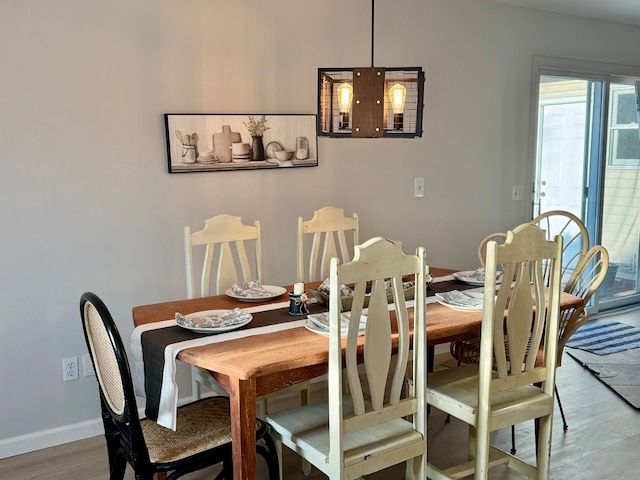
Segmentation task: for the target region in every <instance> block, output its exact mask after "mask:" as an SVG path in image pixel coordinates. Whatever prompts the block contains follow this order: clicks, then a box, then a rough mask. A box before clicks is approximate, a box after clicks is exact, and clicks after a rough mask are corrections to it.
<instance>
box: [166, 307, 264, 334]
mask: <svg viewBox="0 0 640 480" xmlns="http://www.w3.org/2000/svg"><path fill="white" fill-rule="evenodd" d="M235 310H237V313H235V314H233V312H234V310H204V311H202V312H194V313H189V314H188V315H184V318H185V319H187V320H190V321H192V322H193V324H192V325H190V324H188V323H182V322H180V321H178V325H180V326H181V327H182V328H186V329H187V330H191V331H193V332H198V333H222V332H229V331H231V330H235V329H236V328H240V327H243V326H244V325H246V324H247V323H249V322H250V321H251V320H252V319H253V316H252V315H251V314H250V313H247V312H243V311H242V310H240V309H239V308H238V309H235ZM223 316H228V317H229V319H228V321H229V322H232V323H231V324H224V323H223V324H222V325H220V326H202V324H201V323H205V322H204V320H203V321H202V322H199V321H198V319H204V318H206V317H214V318H216V317H217V318H220V317H223Z"/></svg>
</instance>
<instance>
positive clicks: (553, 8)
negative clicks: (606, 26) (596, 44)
mask: <svg viewBox="0 0 640 480" xmlns="http://www.w3.org/2000/svg"><path fill="white" fill-rule="evenodd" d="M493 1H494V2H496V3H505V4H509V5H515V6H518V7H526V8H534V9H537V10H544V11H547V12H554V13H564V14H567V15H576V16H579V17H587V18H596V19H599V20H609V21H612V22H620V23H629V24H632V25H640V1H639V0H493Z"/></svg>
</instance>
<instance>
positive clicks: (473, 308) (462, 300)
mask: <svg viewBox="0 0 640 480" xmlns="http://www.w3.org/2000/svg"><path fill="white" fill-rule="evenodd" d="M436 300H437V301H438V303H439V304H441V305H444V306H445V307H449V308H452V309H453V310H458V311H461V312H477V311H479V310H482V308H483V304H484V293H483V292H469V291H464V292H460V291H458V290H453V291H451V292H443V293H436Z"/></svg>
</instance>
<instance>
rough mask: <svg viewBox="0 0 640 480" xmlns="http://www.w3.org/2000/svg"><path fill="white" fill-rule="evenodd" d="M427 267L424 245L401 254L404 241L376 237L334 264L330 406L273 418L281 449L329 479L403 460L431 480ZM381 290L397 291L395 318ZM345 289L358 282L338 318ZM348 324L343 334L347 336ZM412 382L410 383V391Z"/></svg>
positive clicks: (411, 471)
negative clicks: (412, 285)
mask: <svg viewBox="0 0 640 480" xmlns="http://www.w3.org/2000/svg"><path fill="white" fill-rule="evenodd" d="M425 270H426V265H425V254H424V249H423V248H419V249H418V252H417V255H405V254H403V253H402V248H401V245H400V244H399V243H394V242H391V241H390V240H387V239H383V238H380V237H377V238H373V239H371V240H369V241H367V242H365V243H363V244H362V245H359V246H356V247H355V256H354V259H353V261H351V262H349V263H346V264H340V263H339V261H338V259H337V258H333V259H332V260H331V267H330V276H329V279H330V280H329V281H330V299H329V302H330V304H329V323H330V326H329V347H328V348H329V373H328V375H329V382H328V385H329V386H328V388H329V392H328V395H329V396H328V401H327V402H324V403H315V404H312V405H309V406H307V407H302V408H299V409H296V410H289V411H286V412H282V413H278V414H275V415H273V416H269V417H267V422H268V423H269V424H270V425H271V429H272V432H273V435H274V439H275V441H276V445H281V444H282V445H285V446H286V447H288V448H290V449H291V450H293V451H294V452H296V453H298V454H299V455H301V456H302V457H303V458H304V459H306V460H308V461H309V462H310V463H311V464H313V465H314V466H316V467H317V468H318V469H319V470H320V471H321V472H323V473H324V474H325V475H327V476H328V477H329V478H332V479H354V478H357V477H359V476H362V475H367V474H369V473H372V472H375V471H379V470H382V469H384V468H387V467H389V466H391V465H394V464H398V463H402V462H407V478H412V479H421V480H422V479H424V478H426V474H425V461H426V446H427V445H426V439H427V436H426V433H427V432H426V402H425V397H424V390H425V383H424V382H425V379H426V368H427V367H426V365H427V362H426V334H425V308H426V297H425V293H426V292H425V290H426V281H425ZM405 275H415V279H416V294H415V307H414V320H413V344H411V330H410V328H411V322H410V320H409V311H408V309H407V303H406V301H405V298H404V292H403V288H402V277H403V276H405ZM385 280H388V281H387V282H385ZM385 283H386V284H387V286H390V289H391V291H392V292H393V311H394V312H395V313H394V314H392V313H391V312H390V308H389V305H387V289H386V288H385ZM343 284H354V285H355V294H354V298H353V303H352V307H351V312H350V313H343V312H342V305H341V302H340V295H339V291H340V286H341V285H343ZM369 286H370V295H369V299H370V300H369V304H368V310H367V313H366V327H364V330H362V329H363V327H362V324H361V319H362V314H363V305H364V301H365V292H366V290H367V289H368V288H369ZM345 321H346V322H348V327H347V332H346V334H344V333H343V332H341V330H342V328H341V325H344V323H345ZM361 334H363V335H361ZM343 335H345V336H346V339H345V338H344V336H343ZM412 347H413V348H412ZM396 349H397V350H396ZM396 351H397V359H396V361H395V362H393V361H392V356H393V354H394V353H395V352H396ZM343 361H344V365H345V368H343ZM359 361H362V362H363V363H364V372H365V373H364V375H360V369H359V368H358V362H359ZM406 374H409V375H406ZM405 375H406V376H405ZM343 376H346V377H347V383H348V390H345V389H344V388H343ZM409 376H412V377H413V383H412V387H411V388H410V389H409V391H408V392H406V390H405V389H404V388H403V387H404V386H405V378H406V377H409ZM403 392H405V393H406V396H403V395H402V393H403Z"/></svg>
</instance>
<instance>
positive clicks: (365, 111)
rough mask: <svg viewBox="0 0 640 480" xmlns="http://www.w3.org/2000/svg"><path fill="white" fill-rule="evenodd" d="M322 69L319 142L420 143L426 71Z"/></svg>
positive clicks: (372, 2) (417, 69)
mask: <svg viewBox="0 0 640 480" xmlns="http://www.w3.org/2000/svg"><path fill="white" fill-rule="evenodd" d="M374 12H375V0H371V67H369V68H367V67H364V68H356V67H354V68H319V69H318V125H317V133H318V136H325V137H365V138H374V137H420V136H422V110H423V93H424V72H423V70H422V68H421V67H392V68H389V67H387V68H385V67H374V66H373V64H374V55H373V48H374Z"/></svg>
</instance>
